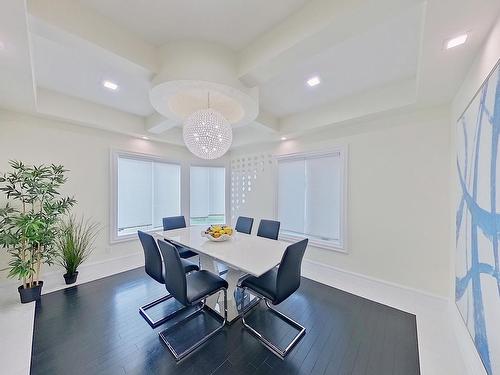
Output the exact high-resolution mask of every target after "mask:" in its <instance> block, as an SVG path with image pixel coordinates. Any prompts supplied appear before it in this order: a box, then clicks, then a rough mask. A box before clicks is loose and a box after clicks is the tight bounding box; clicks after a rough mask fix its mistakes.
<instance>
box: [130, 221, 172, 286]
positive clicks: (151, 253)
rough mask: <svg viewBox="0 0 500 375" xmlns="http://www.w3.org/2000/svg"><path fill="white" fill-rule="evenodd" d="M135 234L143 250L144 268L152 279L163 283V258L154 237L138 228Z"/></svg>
mask: <svg viewBox="0 0 500 375" xmlns="http://www.w3.org/2000/svg"><path fill="white" fill-rule="evenodd" d="M137 234H138V236H139V240H140V241H141V245H142V250H143V251H144V270H145V271H146V273H147V274H148V275H149V276H151V277H152V278H153V279H155V280H156V281H158V282H159V283H162V284H164V283H165V278H164V276H165V275H164V272H163V259H162V257H161V254H160V250H159V249H158V246H157V245H156V241H155V239H154V238H153V236H152V235H150V234H149V233H145V232H142V231H140V230H139V231H137Z"/></svg>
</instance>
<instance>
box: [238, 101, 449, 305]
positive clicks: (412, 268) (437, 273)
mask: <svg viewBox="0 0 500 375" xmlns="http://www.w3.org/2000/svg"><path fill="white" fill-rule="evenodd" d="M449 121H450V120H449V110H448V108H447V107H446V108H437V109H432V110H428V111H421V112H417V113H404V114H400V115H395V116H390V117H387V116H386V117H382V118H379V119H378V120H373V121H369V122H364V123H359V124H350V125H349V126H345V127H338V128H333V129H331V130H325V131H323V132H320V133H316V134H314V135H311V136H309V137H307V138H305V137H302V138H300V139H298V140H289V141H285V142H282V143H280V144H275V145H271V146H268V147H266V148H263V149H256V148H255V147H252V148H240V149H237V150H235V151H233V152H232V153H231V159H232V162H233V164H234V163H235V162H236V161H237V160H238V159H241V158H243V157H244V158H245V160H248V157H249V156H250V159H251V160H253V159H254V158H255V157H257V160H260V159H259V158H260V157H263V156H264V155H266V156H267V155H269V154H271V155H282V154H288V153H295V152H302V151H323V150H328V149H329V148H332V147H333V146H335V145H348V148H349V151H348V152H349V160H348V164H349V166H348V174H349V181H348V184H349V188H348V236H347V237H348V238H347V251H348V253H347V254H342V253H339V252H335V251H332V250H325V249H320V248H315V247H311V246H310V247H309V248H308V250H307V252H306V259H310V260H312V261H316V262H319V263H322V264H326V265H329V266H333V267H339V268H342V269H344V270H347V271H350V272H355V273H359V274H362V275H365V276H369V277H372V278H377V279H382V280H385V281H387V282H391V283H396V284H399V285H403V286H406V287H410V288H415V289H419V290H422V291H425V292H428V293H433V294H437V295H440V296H447V295H448V291H449V287H450V280H449V278H448V275H449V256H448V249H449V244H448V240H449V226H448V215H449V200H448V194H449V190H448V189H449V156H450V153H449V130H448V129H449V127H448V124H449ZM257 173H258V176H257V178H256V179H255V181H254V182H252V190H251V192H249V193H248V192H247V193H246V196H245V204H244V205H243V206H241V202H240V208H239V213H240V214H241V215H245V216H251V217H255V218H256V219H257V220H256V222H255V226H254V227H255V229H254V230H256V227H257V226H258V220H259V219H260V218H272V217H274V216H275V212H274V207H275V191H274V187H275V170H274V168H271V167H268V166H267V165H263V170H260V169H258V171H257Z"/></svg>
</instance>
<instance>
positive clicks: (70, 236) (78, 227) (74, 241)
mask: <svg viewBox="0 0 500 375" xmlns="http://www.w3.org/2000/svg"><path fill="white" fill-rule="evenodd" d="M99 230H100V228H99V224H97V223H95V222H92V221H90V220H85V219H84V218H83V217H82V218H80V219H76V218H75V217H74V216H72V215H70V216H69V217H68V220H67V221H65V222H63V223H62V224H61V228H60V236H59V237H58V239H57V252H58V253H57V262H58V263H59V265H61V266H62V267H64V268H65V269H66V273H65V274H64V275H63V276H64V280H65V281H66V284H68V285H69V284H73V283H75V282H76V278H77V276H78V271H77V270H78V266H80V264H82V263H83V262H84V261H85V260H86V259H87V258H88V257H89V255H90V254H91V253H92V251H93V250H94V242H95V239H96V237H97V235H98V234H99Z"/></svg>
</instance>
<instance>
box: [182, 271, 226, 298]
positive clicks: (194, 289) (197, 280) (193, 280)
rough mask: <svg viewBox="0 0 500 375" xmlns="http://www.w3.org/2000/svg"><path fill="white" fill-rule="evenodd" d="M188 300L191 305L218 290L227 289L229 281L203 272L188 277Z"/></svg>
mask: <svg viewBox="0 0 500 375" xmlns="http://www.w3.org/2000/svg"><path fill="white" fill-rule="evenodd" d="M186 283H187V300H188V302H189V303H192V302H194V301H197V300H199V299H200V298H202V297H204V296H206V295H209V294H212V293H213V292H215V291H216V290H217V289H221V288H227V287H228V284H227V281H226V280H224V279H223V278H221V277H219V276H217V275H214V274H213V273H211V272H209V271H206V270H201V271H198V272H193V273H191V274H189V275H186Z"/></svg>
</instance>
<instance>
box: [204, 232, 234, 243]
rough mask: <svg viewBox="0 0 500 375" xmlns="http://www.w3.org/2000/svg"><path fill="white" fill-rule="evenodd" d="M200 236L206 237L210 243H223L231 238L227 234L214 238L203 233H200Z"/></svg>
mask: <svg viewBox="0 0 500 375" xmlns="http://www.w3.org/2000/svg"><path fill="white" fill-rule="evenodd" d="M201 236H202V237H206V238H208V239H209V240H210V241H214V242H224V241H227V240H229V239H231V236H230V235H229V234H223V235H222V236H220V237H217V238H215V237H212V236H211V235H210V234H208V233H205V231H202V232H201Z"/></svg>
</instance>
